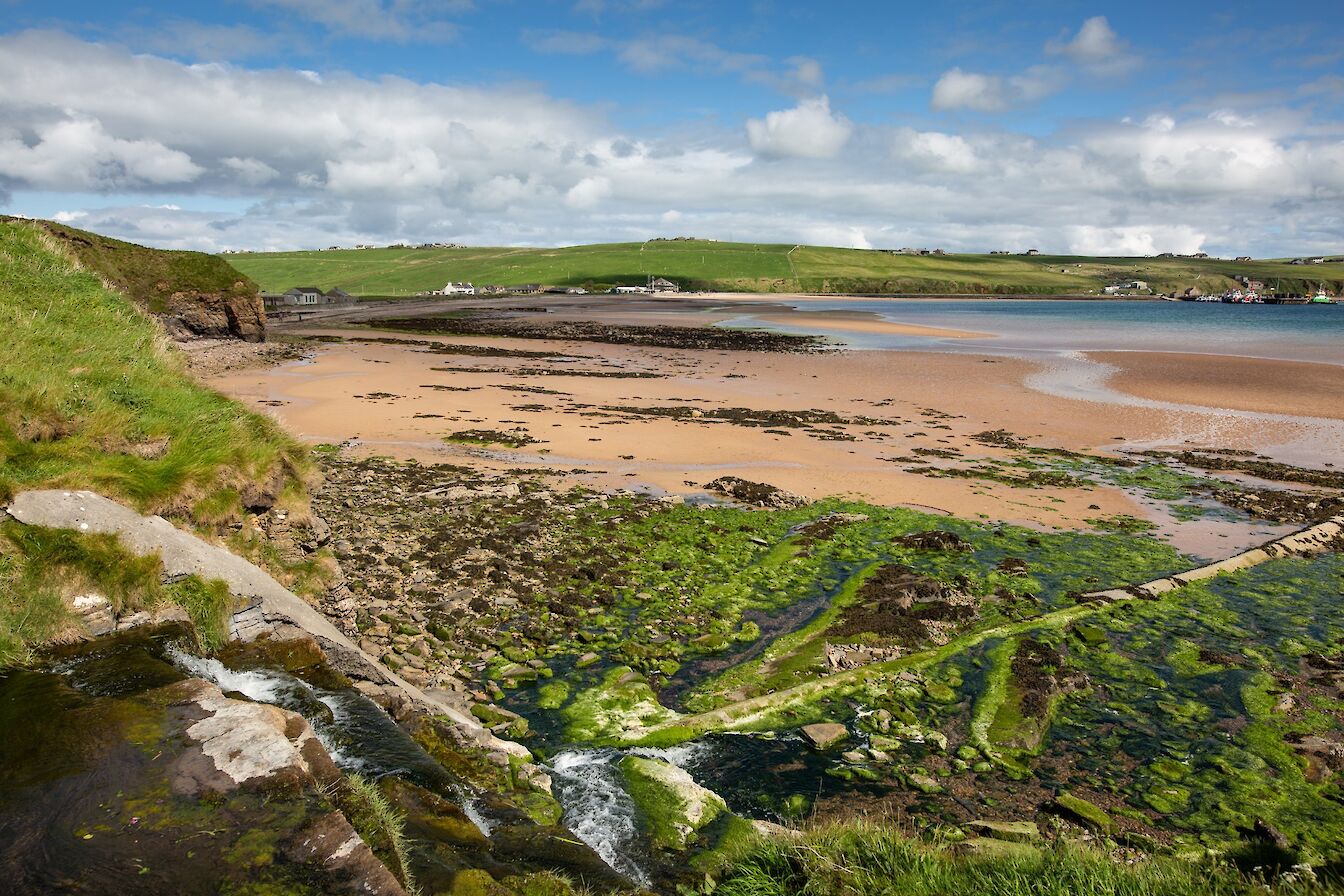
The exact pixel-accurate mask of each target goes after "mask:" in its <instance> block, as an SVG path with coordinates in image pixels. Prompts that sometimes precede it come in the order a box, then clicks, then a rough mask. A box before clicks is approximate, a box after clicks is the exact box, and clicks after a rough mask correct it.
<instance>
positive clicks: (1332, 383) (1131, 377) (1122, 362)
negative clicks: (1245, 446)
mask: <svg viewBox="0 0 1344 896" xmlns="http://www.w3.org/2000/svg"><path fill="white" fill-rule="evenodd" d="M1340 353H1341V357H1344V348H1342V349H1341V352H1340ZM1087 357H1088V358H1090V359H1092V360H1094V361H1098V362H1100V363H1103V364H1109V365H1111V366H1113V367H1115V368H1117V370H1116V372H1115V373H1113V374H1112V375H1111V376H1110V379H1109V380H1108V384H1109V385H1110V386H1111V388H1113V389H1118V390H1120V391H1122V392H1125V393H1127V394H1130V395H1136V396H1139V397H1141V398H1149V399H1153V400H1157V401H1174V402H1180V403H1182V404H1192V405H1200V406H1203V407H1209V408H1230V409H1234V410H1241V411H1255V412H1260V413H1270V414H1289V415H1292V416H1300V417H1324V418H1329V419H1332V420H1344V366H1339V365H1334V364H1319V363H1313V362H1308V361H1267V360H1264V359H1261V358H1237V357H1227V356H1223V355H1199V354H1172V353H1162V352H1089V353H1088V355H1087ZM1341 459H1344V458H1341Z"/></svg>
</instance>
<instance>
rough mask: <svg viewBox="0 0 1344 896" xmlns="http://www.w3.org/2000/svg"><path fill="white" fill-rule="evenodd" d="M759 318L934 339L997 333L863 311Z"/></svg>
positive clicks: (791, 324) (793, 324)
mask: <svg viewBox="0 0 1344 896" xmlns="http://www.w3.org/2000/svg"><path fill="white" fill-rule="evenodd" d="M755 319H756V320H759V321H763V322H765V323H771V324H782V325H784V326H788V327H796V328H801V329H808V328H812V329H818V330H826V331H838V332H845V333H873V334H887V335H892V336H926V337H929V338H931V339H993V338H994V334H993V333H976V332H972V331H970V330H953V329H948V328H945V327H926V326H923V325H921V324H905V323H897V322H895V321H888V320H883V319H882V318H881V317H879V316H877V315H875V314H869V313H866V312H862V311H812V312H806V311H795V312H782V313H774V314H757V315H755Z"/></svg>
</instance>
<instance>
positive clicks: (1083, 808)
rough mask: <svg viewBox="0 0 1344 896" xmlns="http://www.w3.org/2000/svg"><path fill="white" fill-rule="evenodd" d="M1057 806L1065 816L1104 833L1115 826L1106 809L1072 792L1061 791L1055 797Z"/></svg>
mask: <svg viewBox="0 0 1344 896" xmlns="http://www.w3.org/2000/svg"><path fill="white" fill-rule="evenodd" d="M1055 808H1057V809H1059V810H1060V812H1061V814H1063V815H1064V816H1065V817H1067V818H1069V819H1071V820H1073V821H1076V822H1079V823H1080V824H1083V825H1086V826H1087V827H1089V828H1092V829H1093V830H1095V831H1100V832H1101V833H1103V834H1108V833H1110V832H1111V831H1112V830H1113V829H1114V828H1115V822H1114V821H1113V820H1112V819H1111V816H1110V815H1108V814H1107V813H1106V810H1105V809H1103V808H1101V807H1100V806H1098V805H1097V804H1096V803H1091V802H1088V801H1087V800H1085V799H1083V798H1082V797H1079V796H1074V795H1073V794H1071V793H1061V794H1060V795H1059V796H1057V797H1055Z"/></svg>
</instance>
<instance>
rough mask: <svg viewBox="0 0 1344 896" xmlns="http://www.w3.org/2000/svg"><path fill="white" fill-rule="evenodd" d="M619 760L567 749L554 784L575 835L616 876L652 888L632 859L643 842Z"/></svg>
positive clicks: (554, 767)
mask: <svg viewBox="0 0 1344 896" xmlns="http://www.w3.org/2000/svg"><path fill="white" fill-rule="evenodd" d="M620 758H621V754H620V753H618V752H616V751H615V750H566V751H565V752H563V753H557V754H556V755H555V758H553V759H552V760H551V763H550V771H551V780H552V783H553V784H554V785H555V795H556V798H557V799H559V800H560V804H561V805H562V806H564V808H565V815H564V823H565V826H566V827H568V828H569V829H570V830H571V831H573V832H574V836H576V837H578V838H579V839H580V840H582V841H583V842H584V843H587V844H588V845H589V846H590V847H592V848H593V851H594V852H596V853H597V854H598V855H599V856H601V857H602V861H604V862H606V863H607V864H608V865H610V866H611V867H612V868H614V869H615V870H616V871H618V872H619V873H621V874H624V875H625V876H626V877H629V878H630V879H631V880H633V881H635V882H636V883H638V884H640V885H641V886H648V885H649V884H650V883H651V880H650V878H649V874H648V872H647V871H645V870H644V868H643V867H641V865H640V863H639V861H638V860H637V859H636V858H635V857H634V855H633V853H634V852H635V851H636V850H637V849H638V848H639V843H640V831H639V821H638V819H637V813H636V810H635V804H634V801H633V800H631V799H630V795H629V794H627V793H626V792H625V782H624V781H623V780H622V775H621V772H620V769H618V768H617V767H616V763H617V762H619V761H620Z"/></svg>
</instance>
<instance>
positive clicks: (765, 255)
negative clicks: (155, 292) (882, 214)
mask: <svg viewBox="0 0 1344 896" xmlns="http://www.w3.org/2000/svg"><path fill="white" fill-rule="evenodd" d="M229 261H230V263H232V264H233V265H234V266H235V267H236V268H238V270H240V271H242V272H243V273H244V274H246V275H248V276H249V277H251V278H252V279H254V280H256V281H257V282H258V283H260V284H261V285H262V288H263V289H266V290H273V291H279V290H284V289H288V288H289V287H291V286H297V285H315V286H320V287H322V288H324V289H329V288H331V287H333V286H340V287H342V288H344V289H347V290H349V291H351V292H354V293H356V294H360V295H406V294H411V293H416V292H420V291H423V290H430V289H437V288H439V287H442V286H443V285H444V284H445V283H447V282H449V281H454V280H466V281H470V282H472V283H476V284H478V285H480V284H486V283H494V284H501V285H517V284H523V283H542V284H547V285H555V286H587V287H590V288H592V287H598V288H602V287H606V286H610V285H612V284H617V283H626V284H632V285H633V284H642V283H644V282H645V280H646V278H647V277H648V276H650V275H653V276H659V277H667V278H668V279H670V280H674V281H676V282H678V283H680V284H682V286H683V287H684V288H687V289H716V290H731V291H740V292H821V293H850V292H853V293H866V292H873V293H928V294H949V293H951V294H957V293H972V294H977V293H986V294H1000V295H1014V294H1017V295H1067V294H1080V295H1086V294H1090V293H1095V292H1100V291H1101V289H1102V288H1103V287H1105V286H1107V285H1108V284H1110V283H1112V282H1114V281H1116V280H1121V279H1131V278H1137V279H1140V280H1146V281H1148V282H1149V284H1150V285H1151V286H1152V288H1153V289H1154V290H1156V291H1158V292H1171V291H1173V290H1178V289H1181V290H1183V289H1185V288H1187V287H1190V286H1198V287H1199V288H1200V289H1202V290H1203V291H1205V292H1214V291H1221V290H1223V289H1226V288H1228V287H1231V286H1234V285H1236V281H1235V280H1234V279H1233V278H1234V277H1236V276H1240V275H1245V276H1249V277H1254V278H1257V279H1261V280H1265V281H1266V283H1267V284H1268V285H1269V286H1271V287H1272V286H1273V285H1274V284H1275V283H1278V284H1279V286H1280V288H1281V289H1282V290H1284V291H1294V292H1304V291H1307V290H1309V289H1314V288H1315V287H1316V285H1317V284H1318V283H1325V284H1326V285H1327V288H1329V289H1331V291H1333V292H1338V291H1340V290H1341V289H1344V264H1341V263H1332V264H1323V265H1311V266H1301V265H1291V264H1288V263H1287V262H1284V261H1253V262H1234V261H1224V260H1221V259H1194V258H1088V257H1075V256H1050V255H1036V256H1024V255H929V256H910V255H892V254H890V253H887V252H880V251H871V250H862V249H837V248H827V247H822V246H791V245H783V244H779V245H756V244H752V243H718V242H709V241H705V240H676V241H670V240H668V241H665V240H657V241H651V242H647V243H612V244H606V245H594V246H570V247H565V248H558V249H507V248H463V249H359V250H338V251H333V250H327V251H321V252H272V253H244V254H239V255H231V256H229Z"/></svg>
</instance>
